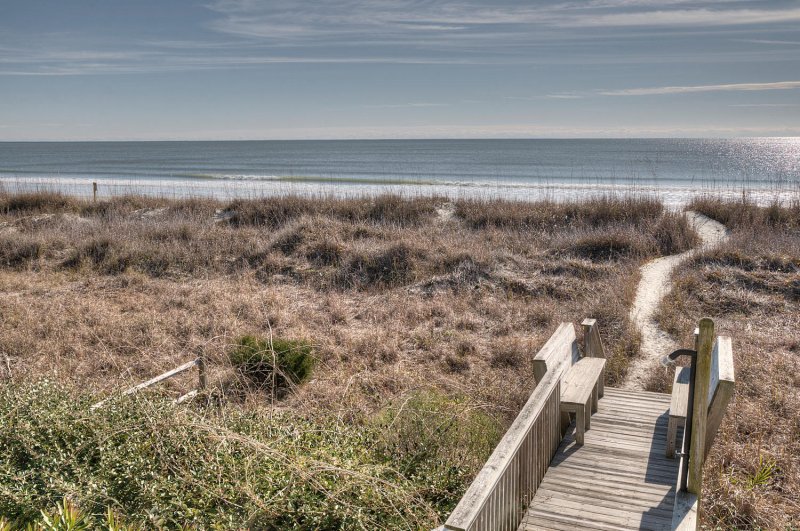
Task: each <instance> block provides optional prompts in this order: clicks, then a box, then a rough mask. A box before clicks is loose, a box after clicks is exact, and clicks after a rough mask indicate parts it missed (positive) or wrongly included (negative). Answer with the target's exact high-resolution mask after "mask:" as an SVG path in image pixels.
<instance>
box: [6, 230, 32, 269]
mask: <svg viewBox="0 0 800 531" xmlns="http://www.w3.org/2000/svg"><path fill="white" fill-rule="evenodd" d="M41 254H42V245H41V244H40V243H39V242H38V241H32V240H29V239H26V238H20V237H15V236H5V237H0V265H3V266H5V267H9V268H12V269H19V268H24V267H25V266H27V265H28V264H30V263H31V262H32V261H34V260H36V259H37V258H39V256H41Z"/></svg>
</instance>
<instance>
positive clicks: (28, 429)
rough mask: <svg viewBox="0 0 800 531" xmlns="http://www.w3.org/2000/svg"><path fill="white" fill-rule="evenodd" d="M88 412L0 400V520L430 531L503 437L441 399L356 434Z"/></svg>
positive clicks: (178, 413)
mask: <svg viewBox="0 0 800 531" xmlns="http://www.w3.org/2000/svg"><path fill="white" fill-rule="evenodd" d="M92 399H93V397H91V396H87V395H85V394H82V393H79V392H78V391H76V390H74V389H70V388H66V387H64V386H61V385H58V384H55V383H52V382H48V381H41V382H39V383H37V384H24V385H14V386H11V385H7V386H4V387H2V388H0V425H2V426H3V429H2V431H0V455H3V459H2V460H0V516H3V517H5V518H6V519H8V521H9V522H11V523H12V525H13V527H14V528H16V527H24V526H26V525H40V526H41V528H43V529H82V527H80V526H78V525H77V524H76V525H75V526H73V527H65V526H63V525H62V526H61V527H58V526H55V527H53V526H48V524H46V523H45V522H44V518H43V513H42V509H46V510H47V509H50V508H52V507H53V506H55V505H57V504H61V506H60V509H59V510H58V511H56V512H54V513H48V514H49V516H48V519H49V521H50V522H51V523H52V522H54V521H58V520H68V519H70V518H72V519H73V520H74V521H75V522H78V523H81V525H84V524H85V525H86V526H87V528H107V529H108V528H111V527H110V526H109V518H110V516H109V514H111V515H112V516H111V518H112V522H113V520H114V517H113V514H122V515H124V523H125V524H126V525H131V526H145V527H162V528H172V529H175V528H179V527H184V526H193V527H196V528H199V529H228V528H236V527H250V528H257V529H300V528H302V529H308V528H313V529H340V528H347V529H381V528H382V529H386V528H392V529H417V528H424V527H430V526H432V525H433V524H435V523H436V522H437V520H438V518H439V517H440V515H442V514H445V513H447V512H448V511H449V510H451V509H452V507H453V505H454V504H455V502H456V501H457V499H458V498H459V496H460V495H461V493H462V491H463V489H464V487H465V484H464V483H465V482H468V481H469V478H471V477H472V475H473V474H474V473H475V471H476V467H479V466H480V464H481V463H482V462H483V461H484V460H485V459H486V458H487V457H488V453H489V451H490V450H491V448H492V447H493V445H494V444H495V443H496V441H497V437H498V434H499V431H500V430H499V428H498V426H497V424H496V423H495V422H494V421H492V419H491V418H490V417H488V416H487V415H485V414H484V413H482V412H480V411H477V410H475V409H474V408H473V407H471V406H470V405H469V404H468V403H466V402H464V401H462V400H451V399H448V398H445V397H443V396H441V395H438V394H434V393H423V394H420V395H412V396H411V397H410V398H408V400H406V401H404V402H403V403H401V404H399V405H398V406H397V407H392V408H390V409H388V410H386V411H384V412H383V413H381V414H379V415H378V416H377V417H376V418H374V419H368V418H364V419H361V421H360V422H357V423H354V424H343V423H341V422H339V421H337V420H334V419H325V418H304V417H301V416H300V415H296V416H295V415H292V414H288V413H284V412H281V413H277V412H275V411H269V410H268V409H264V410H258V411H245V410H243V409H242V408H241V407H238V406H231V407H227V406H225V405H223V406H221V407H220V408H219V409H213V410H205V409H200V408H197V409H190V408H186V407H175V406H173V405H172V404H171V402H170V401H168V400H160V399H157V398H147V397H142V396H140V397H137V398H134V399H129V400H120V401H117V402H115V403H114V404H112V405H110V406H109V407H107V408H102V409H99V410H96V411H94V412H90V411H89V409H88V406H89V404H90V403H91V401H92ZM65 500H69V501H70V502H69V504H67V502H66V501H65ZM70 504H72V505H74V507H77V508H78V510H77V511H76V510H75V508H74V507H72V505H70ZM109 511H111V513H109ZM59 525H61V524H59ZM114 525H116V526H117V527H116V528H120V525H119V524H118V523H117V524H114Z"/></svg>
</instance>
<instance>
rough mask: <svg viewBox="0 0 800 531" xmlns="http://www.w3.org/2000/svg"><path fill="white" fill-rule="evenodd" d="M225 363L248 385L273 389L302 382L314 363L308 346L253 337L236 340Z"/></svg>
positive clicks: (287, 340) (293, 341)
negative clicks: (230, 365) (231, 365)
mask: <svg viewBox="0 0 800 531" xmlns="http://www.w3.org/2000/svg"><path fill="white" fill-rule="evenodd" d="M229 359H230V361H231V363H232V364H233V366H234V367H236V369H238V370H239V372H240V373H241V374H242V376H244V377H245V378H247V379H248V380H249V381H250V382H251V383H253V384H255V385H257V386H268V387H275V388H285V387H288V386H291V385H297V384H299V383H302V382H304V381H305V380H306V379H308V377H309V376H310V375H311V371H312V369H313V368H314V363H315V360H314V357H313V348H312V346H311V344H310V343H307V342H305V341H295V340H290V339H281V338H272V340H266V339H261V338H257V337H253V336H244V337H242V338H240V339H239V341H237V343H236V347H235V348H234V349H233V350H232V351H231V353H230V354H229Z"/></svg>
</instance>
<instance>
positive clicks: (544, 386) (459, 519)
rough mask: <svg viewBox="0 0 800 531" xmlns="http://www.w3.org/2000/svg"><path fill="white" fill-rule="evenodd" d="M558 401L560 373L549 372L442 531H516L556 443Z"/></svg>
mask: <svg viewBox="0 0 800 531" xmlns="http://www.w3.org/2000/svg"><path fill="white" fill-rule="evenodd" d="M560 397H561V383H560V379H559V372H558V371H548V372H547V374H546V375H545V377H544V378H543V379H542V380H541V381H539V382H538V383H537V385H536V388H535V389H534V390H533V393H532V394H531V396H530V398H529V399H528V402H527V403H526V404H525V406H524V407H523V408H522V410H521V411H520V413H519V415H517V418H516V420H514V423H513V424H512V425H511V427H510V428H509V429H508V431H507V432H506V434H505V436H504V437H503V439H502V440H501V441H500V443H499V444H498V445H497V448H495V450H494V452H492V455H491V457H489V460H488V461H487V462H486V465H484V467H483V469H482V470H481V471H480V472H479V473H478V476H477V477H476V478H475V480H474V481H473V482H472V485H470V487H469V489H468V490H467V492H466V494H464V497H463V498H461V501H460V502H459V503H458V505H457V506H456V508H455V510H454V511H453V512H452V514H451V515H450V518H448V519H447V522H446V523H445V524H444V527H443V529H446V530H452V531H467V530H469V531H472V530H475V531H479V530H487V531H488V530H492V531H495V530H510V531H513V530H516V529H517V527H518V526H519V524H520V521H521V520H522V517H523V516H524V514H525V510H526V509H527V507H528V504H529V503H530V501H531V499H533V495H534V494H535V493H536V489H537V488H538V487H539V484H540V483H541V482H542V478H544V475H545V472H547V467H548V466H549V464H550V461H551V459H552V458H553V455H554V454H555V452H556V450H557V449H558V445H559V443H560V441H561V421H560V414H559V399H560Z"/></svg>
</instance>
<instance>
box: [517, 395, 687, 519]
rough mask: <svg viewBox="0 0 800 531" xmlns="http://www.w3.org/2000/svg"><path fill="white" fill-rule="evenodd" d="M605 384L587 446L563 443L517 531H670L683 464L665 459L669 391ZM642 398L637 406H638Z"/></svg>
mask: <svg viewBox="0 0 800 531" xmlns="http://www.w3.org/2000/svg"><path fill="white" fill-rule="evenodd" d="M638 396H639V393H637V392H628V391H620V390H618V389H613V388H607V389H606V395H605V397H604V398H603V399H602V400H600V404H599V410H598V412H597V413H596V414H595V415H593V416H592V429H591V430H589V431H587V432H586V434H585V440H584V445H583V446H575V443H574V436H573V435H572V433H570V434H568V435H567V437H565V438H564V440H563V441H561V444H560V446H559V449H558V451H557V452H556V454H555V456H554V457H553V459H552V461H551V462H550V468H549V469H548V470H547V474H546V475H545V477H544V479H543V480H542V483H541V485H540V486H539V489H538V490H537V492H536V494H535V496H534V497H533V500H532V502H531V505H530V507H529V508H528V511H527V512H526V516H525V518H524V520H523V522H522V524H521V525H520V527H519V529H520V530H528V529H563V530H567V529H568V530H578V529H639V528H640V527H644V528H646V529H669V528H670V525H671V522H672V507H673V505H674V500H675V485H676V484H677V478H678V463H677V462H676V461H675V460H672V459H667V458H666V457H664V453H663V449H664V448H665V447H666V438H665V434H666V430H667V411H668V408H669V405H670V396H669V395H665V394H655V393H643V400H642V402H641V403H644V404H645V407H638V408H637V407H636V404H637V397H638ZM641 403H640V404H641Z"/></svg>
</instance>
